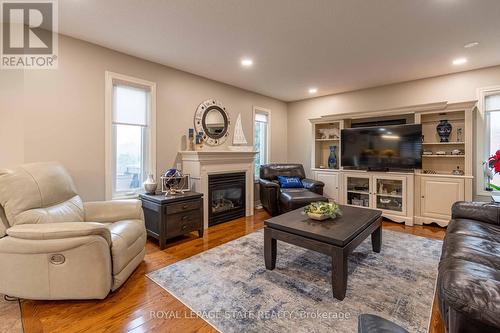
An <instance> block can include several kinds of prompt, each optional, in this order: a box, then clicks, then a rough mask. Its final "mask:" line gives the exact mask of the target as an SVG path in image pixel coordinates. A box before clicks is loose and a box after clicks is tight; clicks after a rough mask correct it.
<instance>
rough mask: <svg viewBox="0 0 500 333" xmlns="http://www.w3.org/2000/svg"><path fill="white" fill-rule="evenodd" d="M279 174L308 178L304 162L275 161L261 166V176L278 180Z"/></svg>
mask: <svg viewBox="0 0 500 333" xmlns="http://www.w3.org/2000/svg"><path fill="white" fill-rule="evenodd" d="M278 176H287V177H299V178H300V179H303V178H306V173H305V171H304V167H303V166H302V164H293V163H275V164H265V165H261V166H260V178H263V179H267V180H277V179H278Z"/></svg>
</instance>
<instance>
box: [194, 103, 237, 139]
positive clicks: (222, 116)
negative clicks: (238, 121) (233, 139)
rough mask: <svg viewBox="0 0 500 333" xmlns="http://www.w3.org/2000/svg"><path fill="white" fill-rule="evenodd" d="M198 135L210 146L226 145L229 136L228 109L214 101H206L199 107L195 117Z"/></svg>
mask: <svg viewBox="0 0 500 333" xmlns="http://www.w3.org/2000/svg"><path fill="white" fill-rule="evenodd" d="M194 126H195V129H196V132H197V133H202V135H203V140H205V142H206V143H207V144H209V145H214V146H216V145H220V144H222V143H224V142H225V141H226V139H227V137H228V135H229V115H228V114H227V112H226V108H225V107H224V106H223V105H222V104H221V103H219V102H218V101H216V100H214V99H209V100H206V101H204V102H203V103H201V104H200V105H199V106H198V109H197V110H196V114H195V117H194Z"/></svg>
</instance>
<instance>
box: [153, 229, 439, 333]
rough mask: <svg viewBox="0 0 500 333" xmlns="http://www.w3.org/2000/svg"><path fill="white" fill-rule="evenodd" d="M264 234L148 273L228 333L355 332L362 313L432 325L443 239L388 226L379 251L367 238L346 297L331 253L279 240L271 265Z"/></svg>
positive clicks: (353, 261) (413, 328)
mask: <svg viewBox="0 0 500 333" xmlns="http://www.w3.org/2000/svg"><path fill="white" fill-rule="evenodd" d="M263 237H264V234H263V231H262V230H260V231H257V232H254V233H252V234H250V235H247V236H245V237H242V238H239V239H237V240H234V241H232V242H229V243H226V244H224V245H221V246H218V247H216V248H213V249H211V250H209V251H206V252H203V253H201V254H198V255H195V256H193V257H190V258H188V259H185V260H183V261H180V262H177V263H175V264H172V265H170V266H167V267H165V268H162V269H159V270H157V271H155V272H152V273H149V274H148V277H149V278H150V279H152V280H153V281H155V282H156V283H157V284H158V285H160V286H161V287H163V288H164V289H165V290H167V291H168V292H169V293H171V294H172V295H173V296H175V297H176V298H177V299H179V300H180V301H181V302H183V303H184V304H185V305H186V306H187V307H189V308H190V309H191V310H192V313H194V314H197V315H200V316H201V317H203V318H204V319H205V320H206V321H208V322H209V323H210V324H211V325H212V326H214V327H215V328H216V329H217V330H219V331H221V332H224V333H226V332H227V333H229V332H349V333H352V332H356V331H357V326H358V324H357V317H358V315H359V314H362V313H372V314H377V315H379V316H382V317H384V318H387V319H389V320H392V321H394V322H395V323H397V324H399V325H401V326H403V327H404V328H406V329H407V330H409V331H410V332H426V331H427V328H428V324H429V319H430V314H431V307H432V302H433V296H434V287H435V280H436V275H437V265H438V261H439V257H440V254H441V246H442V242H441V241H438V240H433V239H428V238H423V237H418V236H413V235H409V234H404V233H399V232H392V231H386V230H384V231H383V238H382V252H381V253H379V254H378V253H374V252H372V248H371V241H370V238H368V239H367V240H365V241H364V242H363V243H362V244H361V245H360V246H359V247H358V248H357V249H356V250H355V252H354V253H353V254H352V255H351V256H350V258H349V277H348V287H347V293H346V297H345V299H344V300H343V301H338V300H336V299H334V298H333V296H332V289H331V288H332V287H331V283H330V275H331V260H330V258H329V257H327V256H325V255H323V254H320V253H317V252H314V251H310V250H306V249H303V248H300V247H297V246H294V245H290V244H287V243H284V242H280V241H278V255H277V264H276V268H275V269H274V270H273V271H268V270H266V268H265V266H264V244H263ZM166 315H168V314H166ZM190 315H193V314H190Z"/></svg>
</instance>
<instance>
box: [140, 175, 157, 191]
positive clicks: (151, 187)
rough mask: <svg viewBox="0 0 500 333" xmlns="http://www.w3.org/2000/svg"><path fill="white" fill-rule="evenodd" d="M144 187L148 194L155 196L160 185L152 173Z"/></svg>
mask: <svg viewBox="0 0 500 333" xmlns="http://www.w3.org/2000/svg"><path fill="white" fill-rule="evenodd" d="M142 184H143V185H144V190H145V191H146V193H147V194H155V193H156V188H157V187H158V183H157V182H156V181H155V177H154V176H153V174H152V173H150V174H149V175H148V178H147V179H146V180H145V181H144V183H142Z"/></svg>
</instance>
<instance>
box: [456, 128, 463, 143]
mask: <svg viewBox="0 0 500 333" xmlns="http://www.w3.org/2000/svg"><path fill="white" fill-rule="evenodd" d="M457 142H464V141H463V138H462V127H459V128H457Z"/></svg>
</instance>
